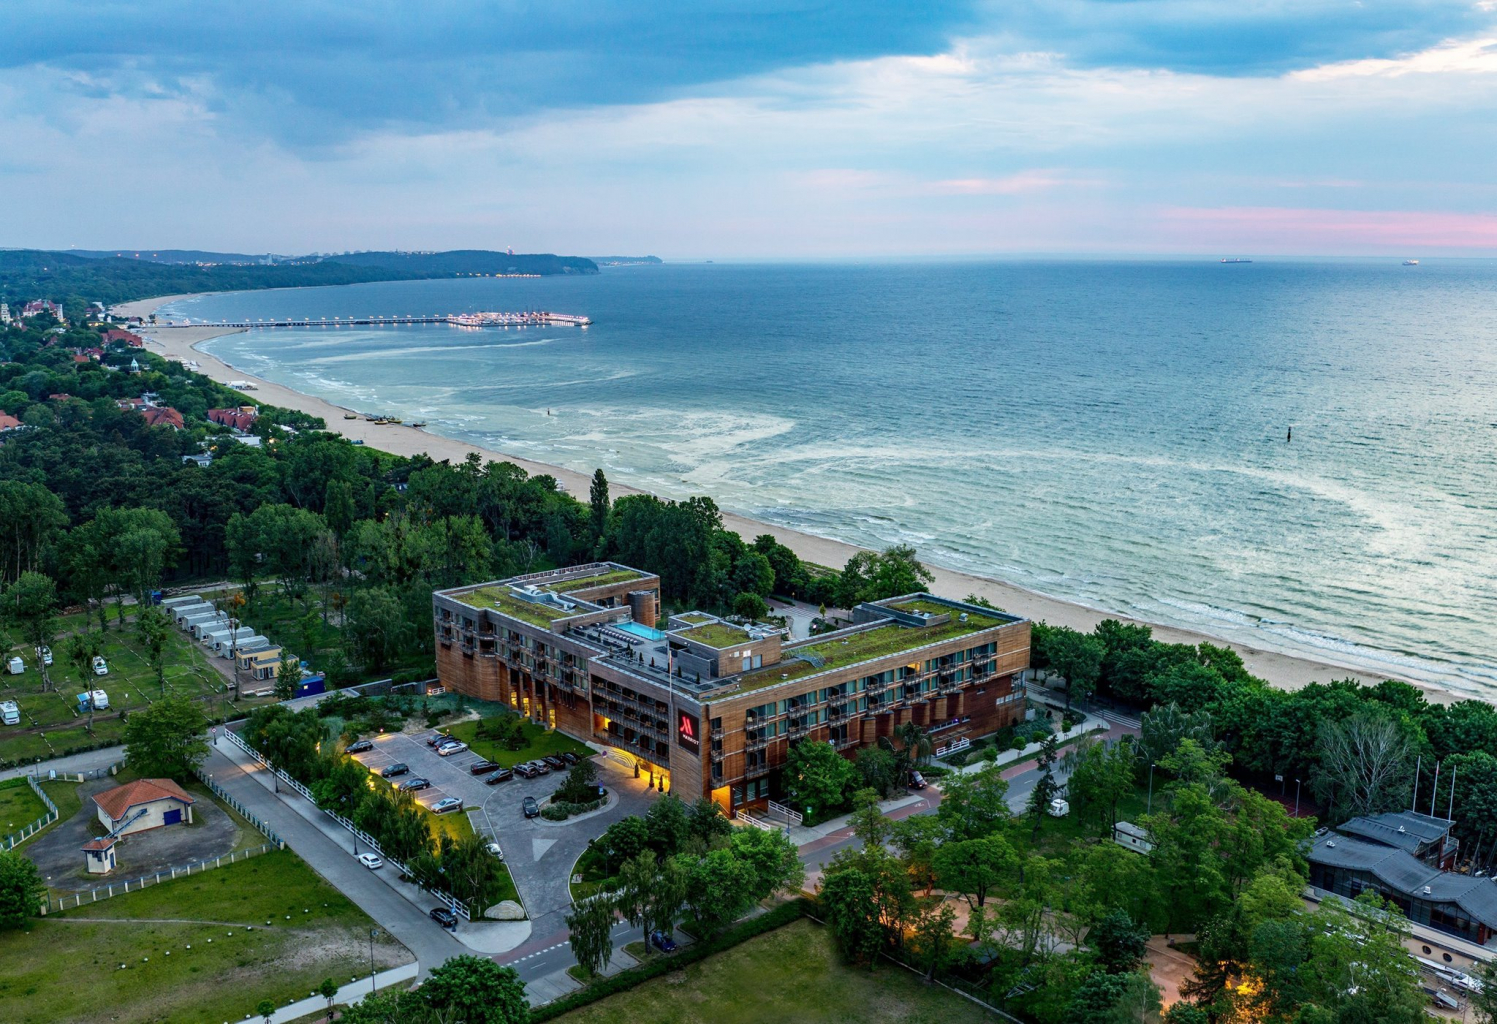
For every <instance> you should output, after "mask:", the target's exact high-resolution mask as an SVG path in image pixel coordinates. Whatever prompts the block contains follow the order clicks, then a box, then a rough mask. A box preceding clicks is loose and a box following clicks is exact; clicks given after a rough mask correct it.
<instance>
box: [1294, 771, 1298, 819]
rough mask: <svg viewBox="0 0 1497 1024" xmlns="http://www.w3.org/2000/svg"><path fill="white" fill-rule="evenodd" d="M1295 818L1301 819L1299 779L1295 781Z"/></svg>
mask: <svg viewBox="0 0 1497 1024" xmlns="http://www.w3.org/2000/svg"><path fill="white" fill-rule="evenodd" d="M1294 816H1295V817H1296V818H1298V817H1299V779H1295V780H1294Z"/></svg>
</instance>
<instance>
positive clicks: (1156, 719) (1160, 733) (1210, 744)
mask: <svg viewBox="0 0 1497 1024" xmlns="http://www.w3.org/2000/svg"><path fill="white" fill-rule="evenodd" d="M1187 739H1190V740H1195V741H1196V742H1197V743H1198V744H1200V746H1201V747H1202V748H1203V749H1206V750H1211V749H1215V747H1216V740H1215V739H1214V738H1213V733H1212V722H1211V715H1210V714H1208V713H1207V712H1205V711H1196V712H1185V711H1182V710H1181V709H1180V705H1178V704H1166V705H1164V706H1162V707H1156V708H1152V709H1151V710H1149V711H1145V712H1144V713H1143V714H1142V715H1140V716H1139V730H1138V751H1139V756H1140V757H1141V758H1144V759H1146V760H1145V764H1144V767H1148V766H1149V765H1150V764H1158V763H1159V762H1160V761H1162V760H1164V758H1165V757H1166V756H1168V755H1169V754H1170V753H1171V752H1172V751H1173V750H1174V749H1175V748H1176V747H1178V746H1179V745H1180V742H1181V741H1182V740H1187Z"/></svg>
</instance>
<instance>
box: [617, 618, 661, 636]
mask: <svg viewBox="0 0 1497 1024" xmlns="http://www.w3.org/2000/svg"><path fill="white" fill-rule="evenodd" d="M610 625H611V626H613V628H614V629H621V630H623V631H624V632H625V633H633V634H634V635H635V636H637V637H640V638H642V639H645V640H664V639H665V634H664V633H662V632H660V630H658V629H651V628H650V627H649V626H646V625H643V624H641V623H638V622H613V623H610Z"/></svg>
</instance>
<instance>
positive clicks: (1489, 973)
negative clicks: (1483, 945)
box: [1471, 960, 1497, 1024]
mask: <svg viewBox="0 0 1497 1024" xmlns="http://www.w3.org/2000/svg"><path fill="white" fill-rule="evenodd" d="M1472 973H1473V974H1475V975H1476V980H1477V981H1479V982H1481V991H1480V992H1473V993H1472V994H1471V1009H1473V1010H1475V1011H1476V1024H1497V962H1493V961H1491V960H1488V961H1486V962H1484V963H1480V964H1477V965H1476V966H1475V967H1474V968H1473V969H1472Z"/></svg>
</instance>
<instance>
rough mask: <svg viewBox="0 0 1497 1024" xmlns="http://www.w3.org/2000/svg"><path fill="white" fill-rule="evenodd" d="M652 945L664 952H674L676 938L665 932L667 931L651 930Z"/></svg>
mask: <svg viewBox="0 0 1497 1024" xmlns="http://www.w3.org/2000/svg"><path fill="white" fill-rule="evenodd" d="M650 945H652V946H654V947H655V948H656V949H658V950H660V952H662V953H674V952H675V951H676V940H675V939H673V938H671V937H670V936H669V935H667V934H665V932H651V933H650Z"/></svg>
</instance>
